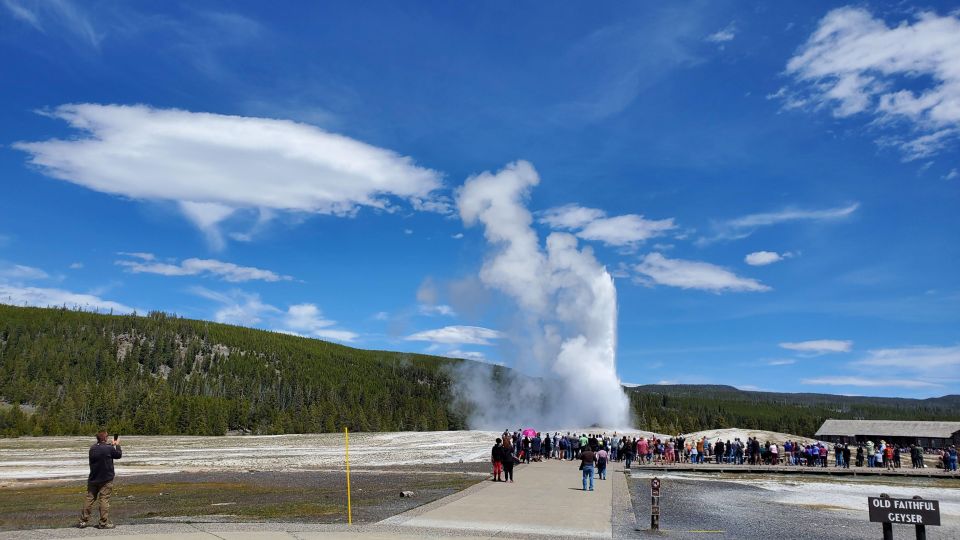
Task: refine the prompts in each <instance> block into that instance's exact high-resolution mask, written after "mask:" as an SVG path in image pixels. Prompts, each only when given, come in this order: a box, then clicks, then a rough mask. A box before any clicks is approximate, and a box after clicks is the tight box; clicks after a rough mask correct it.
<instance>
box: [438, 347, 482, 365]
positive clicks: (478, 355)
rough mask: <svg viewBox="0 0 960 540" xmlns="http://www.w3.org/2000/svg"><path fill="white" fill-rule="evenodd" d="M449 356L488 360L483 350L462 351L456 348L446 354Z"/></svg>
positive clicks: (480, 360)
mask: <svg viewBox="0 0 960 540" xmlns="http://www.w3.org/2000/svg"><path fill="white" fill-rule="evenodd" d="M444 356H446V357H448V358H462V359H464V360H475V361H477V362H484V361H486V359H487V357H486V356H485V355H484V354H483V353H482V352H477V351H461V350H459V349H454V350H452V351H449V352H447V353H445V354H444Z"/></svg>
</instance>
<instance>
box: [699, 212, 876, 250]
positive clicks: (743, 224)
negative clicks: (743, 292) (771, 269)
mask: <svg viewBox="0 0 960 540" xmlns="http://www.w3.org/2000/svg"><path fill="white" fill-rule="evenodd" d="M858 208H860V203H852V204H848V205H846V206H839V207H835V208H824V209H815V210H811V209H803V208H785V209H783V210H778V211H776V212H761V213H758V214H748V215H746V216H741V217H738V218H734V219H731V220H728V221H721V222H718V223H714V224H713V229H714V235H713V236H710V237H702V238H699V239H698V240H697V243H698V244H700V245H703V244H709V243H712V242H716V241H719V240H739V239H741V238H746V237H748V236H750V235H751V234H753V233H754V231H756V230H757V229H758V228H760V227H769V226H771V225H779V224H782V223H791V222H796V221H836V220H840V219H844V218H847V217H849V216H850V215H852V214H853V213H854V212H856V211H857V209H858Z"/></svg>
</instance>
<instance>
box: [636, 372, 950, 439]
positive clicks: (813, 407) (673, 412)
mask: <svg viewBox="0 0 960 540" xmlns="http://www.w3.org/2000/svg"><path fill="white" fill-rule="evenodd" d="M627 394H628V395H629V397H630V404H631V408H632V410H633V413H634V415H635V418H636V421H637V423H638V424H639V425H642V426H645V427H646V429H649V430H651V431H656V432H658V433H689V432H692V431H700V430H703V429H713V428H726V427H740V428H749V429H765V430H771V431H780V432H784V433H792V434H796V435H803V436H806V437H812V436H813V435H814V433H816V431H817V429H819V428H820V425H821V424H823V421H824V420H826V419H827V418H850V419H867V420H960V396H957V395H952V396H944V397H940V398H931V399H903V398H884V397H860V396H838V395H833V394H786V393H777V392H752V391H744V390H738V389H736V388H734V387H732V386H718V385H646V386H637V387H633V388H628V389H627Z"/></svg>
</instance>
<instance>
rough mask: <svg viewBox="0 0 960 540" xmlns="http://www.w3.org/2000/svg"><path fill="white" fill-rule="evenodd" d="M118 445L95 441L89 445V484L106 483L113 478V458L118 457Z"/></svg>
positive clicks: (119, 455) (119, 454) (120, 454)
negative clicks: (95, 442)
mask: <svg viewBox="0 0 960 540" xmlns="http://www.w3.org/2000/svg"><path fill="white" fill-rule="evenodd" d="M122 455H123V454H122V453H121V452H120V445H112V444H107V443H99V442H98V443H97V444H95V445H93V446H91V447H90V476H89V477H88V478H87V482H89V483H91V484H106V483H107V482H110V481H112V480H113V477H114V472H113V460H115V459H120V457H121V456H122Z"/></svg>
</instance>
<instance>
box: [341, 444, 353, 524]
mask: <svg viewBox="0 0 960 540" xmlns="http://www.w3.org/2000/svg"><path fill="white" fill-rule="evenodd" d="M343 436H344V437H346V439H347V525H353V508H352V506H351V503H350V432H349V431H348V430H347V428H343Z"/></svg>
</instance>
